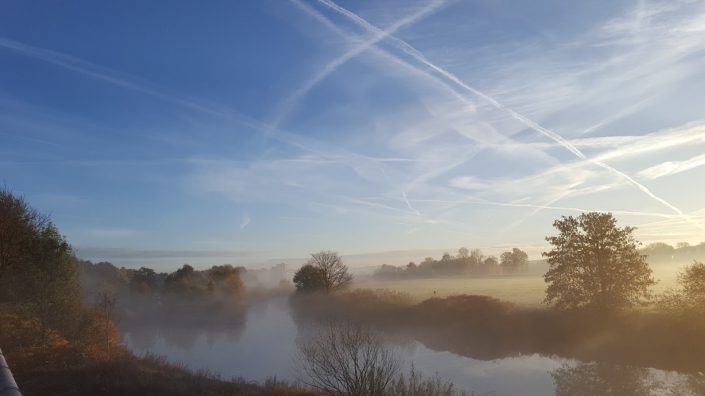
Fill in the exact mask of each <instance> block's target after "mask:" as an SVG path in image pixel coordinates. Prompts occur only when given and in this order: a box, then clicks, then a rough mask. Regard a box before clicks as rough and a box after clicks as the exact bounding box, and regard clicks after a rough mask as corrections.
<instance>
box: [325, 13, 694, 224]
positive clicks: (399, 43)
mask: <svg viewBox="0 0 705 396" xmlns="http://www.w3.org/2000/svg"><path fill="white" fill-rule="evenodd" d="M318 1H319V2H320V3H321V4H323V5H325V6H326V7H328V8H330V9H331V10H333V11H335V12H337V13H339V14H341V15H343V16H345V17H347V18H348V19H350V20H352V21H353V22H354V23H356V24H357V25H358V26H360V27H362V28H364V29H365V30H367V31H369V32H370V33H373V34H377V35H381V34H383V32H384V31H383V30H381V29H380V28H378V27H376V26H374V25H372V24H370V23H369V22H367V21H366V20H365V19H363V18H362V17H360V16H359V15H357V14H355V13H353V12H351V11H349V10H347V9H345V8H343V7H341V6H339V5H337V4H336V3H334V2H332V1H330V0H318ZM384 37H386V39H387V40H389V42H390V43H391V44H392V45H394V46H395V47H396V48H397V49H399V50H401V51H403V52H404V53H406V54H407V55H409V56H411V57H412V58H413V59H415V60H416V61H418V62H420V63H422V64H423V65H425V66H427V67H429V68H430V69H432V70H434V71H435V72H437V73H439V74H440V75H442V76H443V77H445V78H447V79H448V80H450V81H452V82H453V83H455V84H456V85H457V86H459V87H461V88H463V89H464V90H466V91H468V92H470V93H472V94H474V95H476V96H478V97H480V98H482V99H483V100H485V101H487V102H488V103H490V104H491V105H492V106H494V107H495V108H497V109H499V110H502V111H505V112H506V113H507V114H509V115H510V116H511V117H512V118H514V119H515V120H517V121H519V122H520V123H522V124H523V125H525V126H526V127H528V128H530V129H532V130H534V131H536V132H538V133H540V134H542V135H544V136H546V137H548V138H549V139H551V140H553V141H555V142H556V143H558V144H559V145H561V146H562V147H563V148H565V149H566V150H568V151H570V152H571V153H573V155H575V156H576V157H578V158H579V159H582V160H587V161H590V162H591V163H593V164H595V165H597V166H599V167H601V168H603V169H605V170H607V171H608V172H610V173H612V174H615V175H617V176H619V177H621V178H623V179H624V180H626V181H627V182H629V183H630V184H632V185H633V186H635V187H636V188H638V189H639V190H640V191H642V192H643V193H645V194H646V195H647V196H649V197H650V198H652V199H654V200H656V201H657V202H659V203H661V204H662V205H664V206H666V207H668V208H669V209H671V210H673V211H674V212H676V213H677V214H678V215H679V216H681V217H682V218H683V219H684V220H686V221H687V222H688V223H690V224H692V225H693V226H695V227H697V228H699V229H702V230H705V226H703V225H701V224H700V223H698V222H696V221H695V220H693V219H691V218H690V217H689V216H688V215H687V214H685V213H684V212H683V211H682V210H680V209H679V208H678V207H676V206H675V205H673V204H671V203H670V202H668V201H666V200H665V199H663V198H661V197H659V196H657V195H656V194H654V193H653V192H652V191H651V190H649V188H648V187H646V186H645V185H643V184H641V183H639V182H638V181H636V180H634V179H633V178H632V177H630V176H629V175H627V174H626V173H624V172H622V171H620V170H618V169H616V168H614V167H612V166H610V165H609V164H607V163H604V162H601V161H597V160H593V159H590V158H588V157H587V156H586V155H585V154H584V153H583V152H582V151H580V149H578V148H577V147H575V145H573V144H572V143H571V142H570V141H568V140H567V139H565V138H564V137H562V136H561V135H559V134H557V133H556V132H554V131H552V130H550V129H548V128H545V127H543V126H541V125H540V124H538V123H537V122H535V121H533V120H531V119H529V118H527V117H526V116H524V115H522V114H520V113H518V112H516V111H515V110H513V109H511V108H509V107H507V106H505V105H503V104H502V103H500V102H499V101H498V100H496V99H495V98H493V97H491V96H489V95H487V94H486V93H484V92H482V91H480V90H478V89H476V88H474V87H472V86H470V85H468V84H467V83H465V82H464V81H462V80H461V79H460V78H459V77H458V76H456V75H455V74H453V73H451V72H450V71H448V70H446V69H444V68H442V67H441V66H438V65H436V64H435V63H433V62H431V61H430V60H429V59H428V58H426V56H424V55H423V54H422V53H421V52H420V51H418V50H417V49H416V48H414V47H413V46H411V45H410V44H409V43H407V42H406V41H404V40H402V39H399V38H397V37H395V36H393V35H391V34H386V35H385V36H384Z"/></svg>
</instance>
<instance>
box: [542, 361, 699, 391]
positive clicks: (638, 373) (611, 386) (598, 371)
mask: <svg viewBox="0 0 705 396" xmlns="http://www.w3.org/2000/svg"><path fill="white" fill-rule="evenodd" d="M674 375H675V376H676V377H674V378H670V380H667V381H664V380H663V379H662V378H655V377H654V375H653V371H651V370H649V369H646V368H641V367H632V366H621V365H615V364H610V363H580V364H578V365H575V366H574V365H570V364H565V365H563V366H562V367H560V368H558V369H556V370H554V371H553V372H551V376H552V377H553V382H554V384H555V386H556V396H595V395H602V396H644V395H679V396H700V395H705V375H703V374H702V373H697V374H691V375H685V374H675V373H674Z"/></svg>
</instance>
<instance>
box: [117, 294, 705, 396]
mask: <svg viewBox="0 0 705 396" xmlns="http://www.w3.org/2000/svg"><path fill="white" fill-rule="evenodd" d="M314 327H315V325H314V324H313V323H311V322H308V321H306V320H302V319H299V320H298V321H295V320H294V319H292V316H291V313H290V310H289V305H288V302H287V300H286V299H285V298H280V299H274V300H269V301H266V302H261V303H257V304H255V305H253V306H252V307H250V309H249V310H248V311H247V314H246V321H245V320H242V321H231V322H228V323H209V324H207V325H203V324H193V325H189V324H185V323H175V322H173V321H171V322H158V321H155V322H151V323H123V324H122V325H121V330H122V334H123V338H124V341H125V343H126V345H127V346H128V347H129V348H130V349H132V350H133V351H135V352H137V353H145V352H152V353H156V354H159V355H164V356H166V357H167V358H168V359H169V360H170V361H172V362H182V363H184V364H186V365H187V366H189V367H191V368H193V369H208V370H210V371H212V372H215V373H218V374H220V375H221V376H223V377H224V378H230V377H237V376H241V377H244V378H246V379H250V380H258V381H263V380H264V379H265V378H266V377H268V376H274V375H276V376H277V377H278V378H281V379H288V380H295V379H296V378H295V371H294V370H293V369H294V365H295V362H294V361H293V357H294V356H295V354H296V339H297V337H303V336H305V335H306V334H308V333H309V332H311V331H312V329H313V328H314ZM388 336H389V342H390V343H391V344H392V345H394V346H395V347H396V348H397V349H398V351H399V353H400V355H401V357H402V359H403V360H404V361H405V362H406V363H407V364H410V362H413V363H414V365H415V367H416V368H417V369H418V370H419V371H420V372H421V373H423V374H424V375H427V376H431V375H434V374H435V373H438V374H439V375H440V376H441V377H443V378H445V379H448V380H451V381H452V382H453V383H455V385H456V387H457V388H460V389H466V390H469V391H476V392H477V393H479V394H483V393H488V392H491V394H492V395H493V396H503V395H507V396H509V395H524V396H533V395H535V396H544V395H551V394H556V395H560V396H563V395H578V396H580V395H626V396H631V395H661V394H671V395H703V394H705V378H703V376H698V375H695V376H686V375H682V374H678V373H675V372H667V371H661V370H653V369H643V368H635V367H627V366H615V365H608V364H605V363H580V362H577V361H575V360H570V359H563V358H557V357H547V356H542V355H538V354H533V355H523V356H515V357H510V358H503V359H494V360H477V359H472V358H468V357H465V356H461V355H458V354H455V353H452V352H444V351H437V350H433V349H430V348H428V347H426V346H424V345H423V344H421V343H419V342H417V341H414V340H412V339H410V338H409V337H408V335H407V336H403V335H400V334H391V333H390V334H388Z"/></svg>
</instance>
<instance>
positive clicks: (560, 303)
mask: <svg viewBox="0 0 705 396" xmlns="http://www.w3.org/2000/svg"><path fill="white" fill-rule="evenodd" d="M553 226H554V227H555V228H556V229H558V231H559V234H558V236H551V237H547V238H546V240H547V241H548V242H549V243H550V244H551V245H553V249H552V250H551V251H550V252H544V253H543V255H544V257H547V258H548V264H549V270H548V272H546V274H545V275H544V280H545V281H546V283H548V288H547V289H546V300H545V302H546V303H548V304H553V305H554V306H555V307H556V308H577V307H587V306H589V307H593V308H598V309H617V308H624V307H629V306H633V305H635V304H638V303H640V302H641V301H642V300H643V299H644V298H647V297H649V295H650V293H649V288H650V286H652V285H654V284H655V283H656V282H655V281H654V279H653V277H652V276H651V268H649V265H648V264H647V262H646V257H645V256H643V255H641V254H640V253H639V252H638V251H637V246H638V242H637V241H636V240H635V239H634V237H633V236H632V232H633V231H634V228H632V227H623V228H619V227H617V220H616V219H615V218H614V217H613V216H612V214H611V213H598V212H590V213H583V214H581V215H580V216H578V217H577V218H574V217H572V216H569V217H563V218H561V219H560V220H556V221H555V222H554V223H553Z"/></svg>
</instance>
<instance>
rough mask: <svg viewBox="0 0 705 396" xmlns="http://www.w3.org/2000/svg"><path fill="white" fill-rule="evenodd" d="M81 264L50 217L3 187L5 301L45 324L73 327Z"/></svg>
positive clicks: (0, 285)
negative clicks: (79, 264)
mask: <svg viewBox="0 0 705 396" xmlns="http://www.w3.org/2000/svg"><path fill="white" fill-rule="evenodd" d="M77 268H78V263H77V260H76V259H75V257H74V256H73V253H72V250H71V246H70V245H69V244H68V242H67V241H66V239H65V238H64V237H63V236H62V235H61V234H60V233H59V230H58V229H57V228H56V226H54V224H53V223H52V222H51V221H50V219H49V217H48V216H45V215H43V214H41V213H39V212H38V211H36V210H35V209H32V208H31V207H30V206H29V205H28V204H27V202H26V201H25V199H24V198H22V197H18V196H15V195H13V194H12V193H10V192H9V191H8V190H4V189H0V303H11V304H13V305H14V306H16V307H20V306H22V308H24V309H25V310H27V311H30V312H33V313H34V314H35V315H36V317H37V318H38V319H39V320H40V322H41V324H42V326H43V327H44V328H49V327H52V328H59V329H62V330H68V329H70V328H72V327H73V325H74V324H75V315H76V312H77V310H78V308H79V304H80V294H79V293H80V292H79V287H78V272H77Z"/></svg>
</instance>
